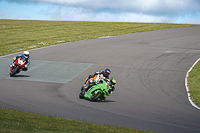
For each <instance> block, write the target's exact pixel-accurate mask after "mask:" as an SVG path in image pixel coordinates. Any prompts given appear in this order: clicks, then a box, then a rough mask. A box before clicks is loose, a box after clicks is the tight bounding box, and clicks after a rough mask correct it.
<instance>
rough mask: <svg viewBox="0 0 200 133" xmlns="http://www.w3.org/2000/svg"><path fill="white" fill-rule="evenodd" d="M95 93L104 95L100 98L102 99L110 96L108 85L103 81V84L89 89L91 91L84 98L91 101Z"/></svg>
mask: <svg viewBox="0 0 200 133" xmlns="http://www.w3.org/2000/svg"><path fill="white" fill-rule="evenodd" d="M94 91H95V94H97V93H98V92H101V93H102V95H101V96H100V97H99V98H101V97H102V96H103V95H105V94H108V91H109V88H108V86H107V83H106V82H105V81H103V83H101V84H97V85H94V86H92V87H91V88H89V90H88V91H87V92H86V93H85V95H84V97H85V98H86V99H90V98H91V97H92V92H94Z"/></svg>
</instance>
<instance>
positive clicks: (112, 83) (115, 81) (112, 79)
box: [110, 78, 117, 86]
mask: <svg viewBox="0 0 200 133" xmlns="http://www.w3.org/2000/svg"><path fill="white" fill-rule="evenodd" d="M116 83H117V80H116V79H115V78H110V85H111V86H115V84H116Z"/></svg>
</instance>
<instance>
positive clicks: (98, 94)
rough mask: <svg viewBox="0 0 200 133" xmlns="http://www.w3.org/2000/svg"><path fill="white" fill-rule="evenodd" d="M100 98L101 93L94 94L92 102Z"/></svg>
mask: <svg viewBox="0 0 200 133" xmlns="http://www.w3.org/2000/svg"><path fill="white" fill-rule="evenodd" d="M100 96H101V92H98V93H97V94H92V97H91V98H90V101H96V100H97V99H98V98H99V97H100Z"/></svg>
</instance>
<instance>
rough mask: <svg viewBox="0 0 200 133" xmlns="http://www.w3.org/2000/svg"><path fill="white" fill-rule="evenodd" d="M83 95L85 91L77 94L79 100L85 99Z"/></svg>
mask: <svg viewBox="0 0 200 133" xmlns="http://www.w3.org/2000/svg"><path fill="white" fill-rule="evenodd" d="M84 95H85V91H81V92H80V94H79V98H80V99H84V98H85V97H84Z"/></svg>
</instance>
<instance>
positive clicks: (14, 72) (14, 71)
mask: <svg viewBox="0 0 200 133" xmlns="http://www.w3.org/2000/svg"><path fill="white" fill-rule="evenodd" d="M18 69H19V66H17V67H13V70H12V73H10V77H13V76H14V75H15V74H16V73H17V71H18Z"/></svg>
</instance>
